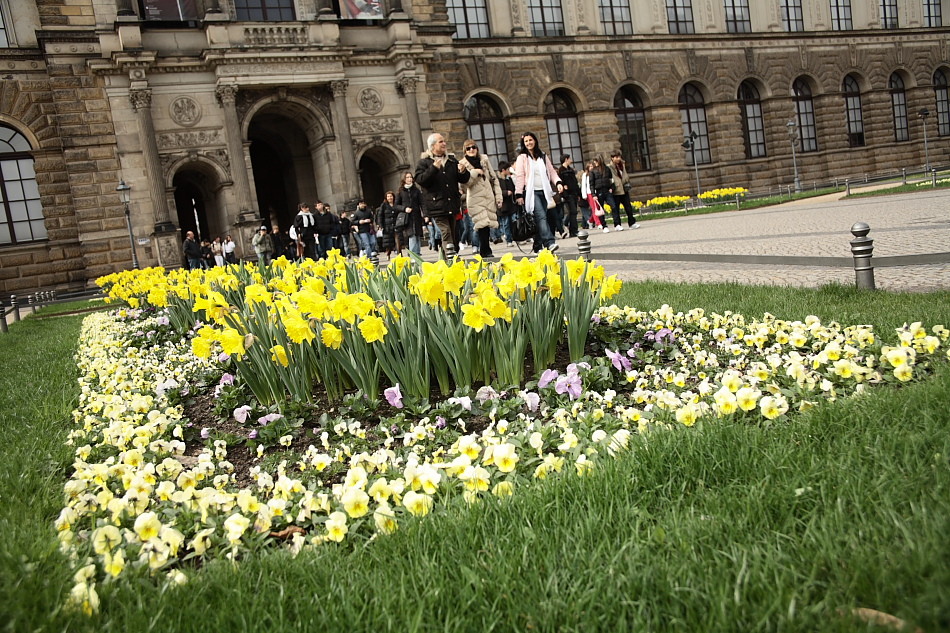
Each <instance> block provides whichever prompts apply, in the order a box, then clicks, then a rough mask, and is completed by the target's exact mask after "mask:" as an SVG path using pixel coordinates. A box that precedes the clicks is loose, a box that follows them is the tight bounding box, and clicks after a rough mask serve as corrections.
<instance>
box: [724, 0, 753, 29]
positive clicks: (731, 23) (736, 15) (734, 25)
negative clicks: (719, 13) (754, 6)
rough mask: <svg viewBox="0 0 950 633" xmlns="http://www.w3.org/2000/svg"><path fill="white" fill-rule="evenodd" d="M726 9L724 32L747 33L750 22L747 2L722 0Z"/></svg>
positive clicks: (747, 0) (750, 25)
mask: <svg viewBox="0 0 950 633" xmlns="http://www.w3.org/2000/svg"><path fill="white" fill-rule="evenodd" d="M724 2H725V5H724V6H725V9H726V32H728V33H749V32H751V31H752V20H751V17H750V16H749V0H724Z"/></svg>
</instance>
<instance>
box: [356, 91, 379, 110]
mask: <svg viewBox="0 0 950 633" xmlns="http://www.w3.org/2000/svg"><path fill="white" fill-rule="evenodd" d="M357 102H358V103H359V105H360V110H362V111H363V112H365V113H366V114H377V113H379V111H380V110H382V109H383V97H382V96H381V95H380V94H379V91H378V90H376V89H375V88H363V89H362V90H360V94H359V96H358V97H357Z"/></svg>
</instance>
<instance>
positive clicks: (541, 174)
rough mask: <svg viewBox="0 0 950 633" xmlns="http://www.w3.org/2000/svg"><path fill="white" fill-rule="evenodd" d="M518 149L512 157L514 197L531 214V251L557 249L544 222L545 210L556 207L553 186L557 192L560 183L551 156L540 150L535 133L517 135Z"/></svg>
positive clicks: (559, 188)
mask: <svg viewBox="0 0 950 633" xmlns="http://www.w3.org/2000/svg"><path fill="white" fill-rule="evenodd" d="M518 149H519V150H520V153H519V154H518V159H517V160H516V161H515V201H516V202H517V203H518V204H523V205H524V208H525V211H526V212H527V213H531V214H533V215H534V223H535V225H536V226H537V230H536V232H535V234H534V252H538V251H540V250H541V249H542V248H546V249H548V250H549V251H551V252H552V253H553V252H554V251H556V250H557V242H556V241H555V240H554V231H553V230H552V229H551V224H550V223H549V222H548V210H549V209H555V210H556V209H557V204H555V202H554V193H555V190H556V191H557V193H561V191H562V189H563V186H562V185H561V178H560V176H558V173H557V170H556V169H554V165H552V164H551V159H550V158H548V157H547V156H546V155H545V153H544V152H542V151H541V146H540V144H539V143H538V137H537V136H535V135H534V133H533V132H525V133H524V134H522V135H521V143H520V145H519V146H518Z"/></svg>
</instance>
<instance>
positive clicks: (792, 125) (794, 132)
mask: <svg viewBox="0 0 950 633" xmlns="http://www.w3.org/2000/svg"><path fill="white" fill-rule="evenodd" d="M785 127H786V128H788V140H789V141H790V142H791V144H792V169H793V170H794V171H795V193H801V191H802V181H801V180H799V178H798V158H797V157H796V155H795V145H796V144H797V143H798V124H797V123H796V122H795V121H794V120H792V121H789V122H788V123H786V124H785Z"/></svg>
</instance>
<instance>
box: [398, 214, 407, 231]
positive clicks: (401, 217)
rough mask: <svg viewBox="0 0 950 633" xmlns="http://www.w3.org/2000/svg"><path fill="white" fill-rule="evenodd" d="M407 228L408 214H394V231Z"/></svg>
mask: <svg viewBox="0 0 950 633" xmlns="http://www.w3.org/2000/svg"><path fill="white" fill-rule="evenodd" d="M408 226H409V214H408V213H406V212H405V211H399V212H397V213H396V230H400V229H404V228H406V227H408Z"/></svg>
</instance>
